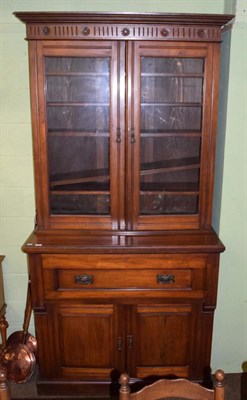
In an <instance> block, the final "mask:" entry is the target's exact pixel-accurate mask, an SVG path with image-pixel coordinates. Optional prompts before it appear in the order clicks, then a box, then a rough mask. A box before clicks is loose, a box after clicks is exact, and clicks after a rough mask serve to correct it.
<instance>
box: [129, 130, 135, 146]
mask: <svg viewBox="0 0 247 400" xmlns="http://www.w3.org/2000/svg"><path fill="white" fill-rule="evenodd" d="M135 142H136V138H135V129H134V128H132V129H131V130H130V143H132V144H133V143H135Z"/></svg>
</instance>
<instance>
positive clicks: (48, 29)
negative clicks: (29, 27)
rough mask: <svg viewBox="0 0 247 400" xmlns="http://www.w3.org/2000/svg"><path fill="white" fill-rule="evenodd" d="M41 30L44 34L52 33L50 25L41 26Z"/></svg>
mask: <svg viewBox="0 0 247 400" xmlns="http://www.w3.org/2000/svg"><path fill="white" fill-rule="evenodd" d="M40 31H41V33H42V34H43V35H49V33H50V28H49V27H48V26H46V25H45V26H42V27H41V29H40Z"/></svg>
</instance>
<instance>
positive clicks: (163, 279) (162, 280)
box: [157, 274, 175, 285]
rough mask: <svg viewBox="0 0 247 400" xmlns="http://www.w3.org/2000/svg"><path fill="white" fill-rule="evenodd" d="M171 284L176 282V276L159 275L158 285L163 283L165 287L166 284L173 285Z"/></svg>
mask: <svg viewBox="0 0 247 400" xmlns="http://www.w3.org/2000/svg"><path fill="white" fill-rule="evenodd" d="M171 282H175V276H174V275H166V274H162V275H157V283H162V284H163V285H165V284H166V283H171Z"/></svg>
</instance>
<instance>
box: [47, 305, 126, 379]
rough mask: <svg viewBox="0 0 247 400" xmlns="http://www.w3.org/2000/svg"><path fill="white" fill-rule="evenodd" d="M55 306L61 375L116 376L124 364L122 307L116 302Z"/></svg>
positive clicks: (105, 377) (101, 377)
mask: <svg viewBox="0 0 247 400" xmlns="http://www.w3.org/2000/svg"><path fill="white" fill-rule="evenodd" d="M55 308H56V310H57V311H56V313H57V316H56V317H55V318H54V321H56V322H55V331H56V337H57V341H58V342H57V347H58V349H57V357H58V358H59V365H60V376H61V377H62V378H69V379H78V378H79V379H88V380H99V379H106V380H114V374H115V373H116V371H117V370H122V369H123V365H124V364H123V363H124V349H123V343H122V336H121V331H122V329H121V321H122V315H121V314H122V308H121V307H117V306H115V305H112V304H103V305H101V304H76V305H69V304H66V305H58V306H56V307H55Z"/></svg>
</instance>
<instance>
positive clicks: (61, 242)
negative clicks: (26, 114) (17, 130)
mask: <svg viewBox="0 0 247 400" xmlns="http://www.w3.org/2000/svg"><path fill="white" fill-rule="evenodd" d="M15 15H16V16H17V17H18V18H19V19H20V20H21V21H23V22H25V23H26V27H27V40H28V43H29V59H30V90H31V109H32V129H33V143H34V171H35V193H36V206H37V218H36V220H37V224H36V227H35V230H34V232H33V233H32V234H31V236H30V237H29V238H28V240H27V241H26V243H25V245H24V246H23V250H24V251H25V252H26V253H27V254H28V260H29V275H30V280H31V287H32V304H33V309H34V314H35V324H36V335H37V339H38V345H39V346H38V347H39V349H38V352H39V364H40V368H39V369H40V378H39V388H40V389H41V390H42V389H43V391H45V390H48V389H50V390H52V389H51V388H52V387H56V388H57V387H58V386H60V387H61V388H62V390H63V392H64V390H65V388H67V389H66V390H72V389H73V390H79V389H78V388H79V387H80V390H82V392H83V393H85V395H88V394H89V393H91V394H92V393H97V392H99V391H100V392H101V394H102V390H106V392H104V394H106V393H107V390H108V389H107V388H108V387H111V385H112V383H114V382H116V381H117V377H118V375H119V374H120V373H121V372H122V371H124V370H127V372H128V373H129V374H130V375H131V376H132V377H133V378H134V379H138V380H139V379H143V378H145V379H147V378H148V377H158V376H164V375H171V374H174V375H178V376H186V377H190V378H194V379H201V378H202V375H203V370H204V369H205V367H208V366H209V365H210V352H211V338H212V326H213V313H214V309H215V306H216V297H217V280H218V264H219V254H220V253H221V252H222V251H223V250H224V246H223V245H222V243H221V242H220V240H219V239H218V237H217V235H216V234H215V232H214V231H213V230H212V228H211V216H212V197H213V181H214V165H215V143H216V126H217V102H218V82H219V59H220V42H221V40H222V37H221V32H222V30H224V29H226V28H229V26H230V21H231V20H232V16H229V15H201V16H200V15H192V14H188V15H179V14H177V15H176V14H167V15H166V14H124V13H123V14H117V13H111V14H107V13H95V14H91V13H88V14H87V13H25V12H24V13H22V12H18V13H16V14H15ZM90 382H91V385H90ZM66 385H67V386H66ZM103 387H104V388H105V389H102V388H103ZM68 388H69V389H68ZM76 388H77V389H76Z"/></svg>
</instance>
